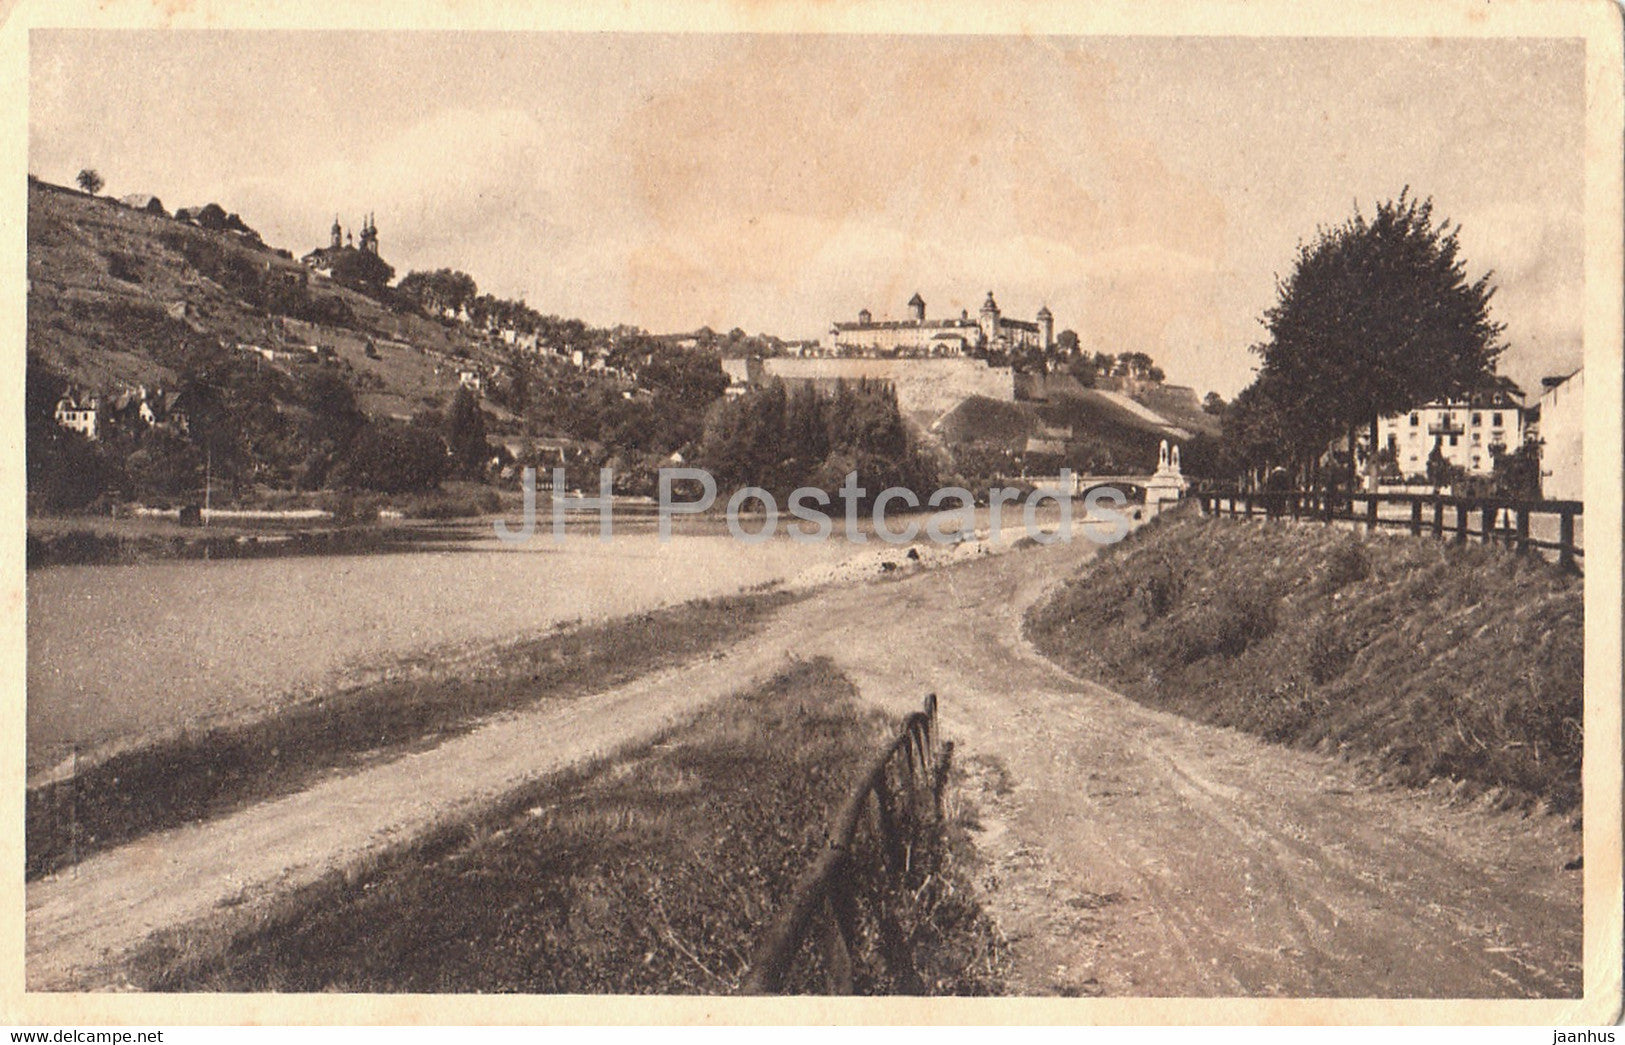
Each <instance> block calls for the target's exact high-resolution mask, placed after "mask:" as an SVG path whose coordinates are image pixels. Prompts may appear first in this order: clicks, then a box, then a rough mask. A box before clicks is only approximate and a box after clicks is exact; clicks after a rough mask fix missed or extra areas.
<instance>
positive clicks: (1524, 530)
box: [1518, 508, 1529, 555]
mask: <svg viewBox="0 0 1625 1045" xmlns="http://www.w3.org/2000/svg"><path fill="white" fill-rule="evenodd" d="M1528 551H1529V509H1528V508H1519V509H1518V553H1519V554H1520V555H1521V554H1524V553H1526V552H1528Z"/></svg>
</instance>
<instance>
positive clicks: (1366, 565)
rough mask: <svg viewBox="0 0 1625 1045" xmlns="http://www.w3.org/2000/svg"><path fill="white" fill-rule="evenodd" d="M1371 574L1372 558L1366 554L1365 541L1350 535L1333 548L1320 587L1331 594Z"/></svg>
mask: <svg viewBox="0 0 1625 1045" xmlns="http://www.w3.org/2000/svg"><path fill="white" fill-rule="evenodd" d="M1369 576H1371V560H1370V559H1369V558H1368V557H1367V556H1366V551H1365V543H1364V542H1363V541H1361V540H1360V539H1359V538H1358V537H1350V538H1348V539H1347V540H1345V541H1343V542H1342V543H1341V544H1339V545H1338V546H1337V547H1336V548H1334V549H1333V550H1332V553H1331V555H1330V556H1329V557H1328V558H1327V561H1326V576H1325V577H1324V578H1322V580H1321V584H1320V588H1321V591H1322V592H1324V593H1325V594H1328V595H1330V594H1331V593H1332V592H1334V591H1337V590H1338V589H1339V588H1343V587H1346V586H1347V585H1350V584H1355V583H1358V582H1360V581H1363V580H1365V579H1366V578H1367V577H1369Z"/></svg>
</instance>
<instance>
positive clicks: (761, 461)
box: [697, 380, 937, 499]
mask: <svg viewBox="0 0 1625 1045" xmlns="http://www.w3.org/2000/svg"><path fill="white" fill-rule="evenodd" d="M697 460H698V463H699V464H700V465H701V466H702V467H705V468H707V469H709V470H710V472H711V474H712V475H714V476H715V477H716V479H717V483H718V485H719V486H721V487H723V488H727V487H730V486H733V487H738V486H747V485H748V486H759V487H762V488H764V489H766V490H769V491H771V492H772V493H773V494H774V495H775V496H776V497H779V498H781V499H782V498H783V497H786V496H788V495H789V493H790V492H791V491H793V490H795V489H797V488H799V487H804V486H810V487H816V488H818V489H822V490H825V491H831V492H833V491H834V490H836V489H838V488H839V487H840V485H841V483H842V481H843V480H844V479H845V477H846V475H847V473H849V472H854V471H855V472H857V473H858V479H859V482H860V484H861V485H862V486H863V487H864V488H865V490H866V491H867V492H868V494H869V496H874V495H875V494H878V493H879V492H880V491H881V490H883V489H885V488H886V487H889V486H900V487H905V488H908V489H911V490H914V491H915V492H916V493H917V494H920V495H921V496H922V497H923V496H928V495H929V493H930V491H931V490H932V489H934V488H935V487H936V485H937V466H936V462H935V461H934V460H933V459H932V458H931V456H930V455H928V454H926V453H924V452H922V450H921V448H920V447H919V446H918V445H917V444H916V443H915V441H914V438H913V436H912V434H911V433H910V431H909V428H908V425H907V423H906V422H905V421H904V419H903V415H902V411H901V410H899V409H898V406H897V394H896V392H895V391H894V390H893V389H892V387H891V385H889V384H883V383H880V384H876V383H870V382H867V381H859V382H856V383H848V382H846V381H839V382H837V383H836V384H835V386H834V388H833V389H832V390H830V391H829V392H828V393H824V392H820V391H819V390H818V389H816V388H815V387H813V386H812V385H811V384H800V385H797V386H796V388H795V389H794V390H789V389H787V388H786V387H785V385H784V383H783V382H781V381H777V380H774V381H771V382H769V383H768V384H767V385H766V386H765V387H763V388H761V389H757V390H754V391H752V392H748V393H746V394H745V395H743V396H740V397H738V398H737V399H731V400H727V401H724V402H723V403H720V404H718V406H717V407H716V409H715V410H713V411H712V413H711V416H710V418H709V419H708V420H707V422H706V425H705V434H704V437H703V438H702V440H701V441H700V444H699V448H698V452H697Z"/></svg>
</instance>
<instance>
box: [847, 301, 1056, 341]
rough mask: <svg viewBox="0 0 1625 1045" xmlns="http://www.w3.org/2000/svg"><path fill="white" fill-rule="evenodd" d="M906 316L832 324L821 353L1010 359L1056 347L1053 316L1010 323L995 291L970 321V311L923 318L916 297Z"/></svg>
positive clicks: (863, 316)
mask: <svg viewBox="0 0 1625 1045" xmlns="http://www.w3.org/2000/svg"><path fill="white" fill-rule="evenodd" d="M908 310H909V318H908V319H898V320H881V321H878V322H877V321H876V320H875V319H874V316H873V315H872V314H871V313H870V312H869V310H868V309H864V310H862V311H861V312H859V313H858V320H857V322H856V323H843V322H836V323H834V324H832V325H831V326H830V328H829V336H828V337H827V338H826V340H825V342H824V344H823V346H821V347H822V349H823V352H822V353H821V354H823V355H830V356H892V357H904V358H940V357H954V356H988V355H995V356H997V355H1003V356H1005V357H1008V355H1009V354H1010V353H1011V352H1012V351H1015V350H1017V349H1039V350H1042V351H1046V352H1047V351H1049V349H1050V348H1051V347H1053V346H1054V344H1055V317H1054V316H1053V315H1051V314H1050V310H1049V309H1048V308H1040V309H1039V310H1038V315H1037V316H1036V317H1035V319H1034V321H1033V322H1030V323H1029V322H1027V321H1026V320H1021V319H1010V318H1008V317H1006V316H1005V315H1004V314H1003V313H1002V312H1000V310H999V305H998V302H996V301H994V300H993V292H992V291H991V290H990V291H988V292H987V300H986V301H984V302H982V307H981V309H980V310H978V311H977V314H976V318H974V319H972V318H971V315H970V313H969V312H968V311H964V310H962V311H961V312H960V313H959V315H957V316H948V317H946V318H943V319H927V318H926V317H925V299H924V298H922V297H920V295H919V294H918V293H916V294H915V295H914V296H913V297H912V298H910V299H909V302H908Z"/></svg>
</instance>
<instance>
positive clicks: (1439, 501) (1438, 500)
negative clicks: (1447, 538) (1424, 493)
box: [1419, 494, 1444, 537]
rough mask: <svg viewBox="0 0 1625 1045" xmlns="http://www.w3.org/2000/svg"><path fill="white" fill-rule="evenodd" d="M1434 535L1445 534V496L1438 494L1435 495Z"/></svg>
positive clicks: (1441, 535) (1440, 535)
mask: <svg viewBox="0 0 1625 1045" xmlns="http://www.w3.org/2000/svg"><path fill="white" fill-rule="evenodd" d="M1419 503H1420V502H1419ZM1433 536H1435V537H1443V536H1444V498H1442V497H1440V496H1439V495H1438V494H1434V495H1433Z"/></svg>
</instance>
